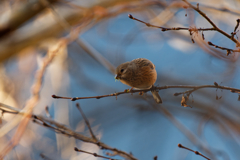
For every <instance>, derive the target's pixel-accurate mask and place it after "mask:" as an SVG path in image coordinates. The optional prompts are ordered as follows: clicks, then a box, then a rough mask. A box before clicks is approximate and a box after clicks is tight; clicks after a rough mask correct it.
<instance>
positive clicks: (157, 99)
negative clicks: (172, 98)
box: [151, 86, 162, 103]
mask: <svg viewBox="0 0 240 160" xmlns="http://www.w3.org/2000/svg"><path fill="white" fill-rule="evenodd" d="M153 87H154V86H153ZM151 92H152V95H153V98H154V100H155V101H156V102H157V103H162V99H161V97H160V95H159V94H158V92H157V91H156V90H151Z"/></svg>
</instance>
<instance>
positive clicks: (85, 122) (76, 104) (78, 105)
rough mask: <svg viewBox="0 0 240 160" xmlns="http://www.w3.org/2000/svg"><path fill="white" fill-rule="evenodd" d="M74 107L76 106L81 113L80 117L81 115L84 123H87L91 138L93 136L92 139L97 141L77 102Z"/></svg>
mask: <svg viewBox="0 0 240 160" xmlns="http://www.w3.org/2000/svg"><path fill="white" fill-rule="evenodd" d="M76 107H77V109H78V110H79V111H80V113H81V115H82V117H83V119H84V121H85V123H86V125H87V127H88V129H89V131H90V133H91V136H92V138H93V139H94V140H96V142H98V139H97V138H96V136H95V135H94V133H93V131H92V128H91V126H90V123H89V121H88V119H87V117H86V116H85V114H84V113H83V111H82V108H81V107H80V105H79V103H77V104H76Z"/></svg>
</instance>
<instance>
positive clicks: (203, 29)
mask: <svg viewBox="0 0 240 160" xmlns="http://www.w3.org/2000/svg"><path fill="white" fill-rule="evenodd" d="M128 17H129V18H131V19H133V20H136V21H138V22H141V23H144V24H145V25H146V26H148V27H154V28H160V29H161V30H162V31H163V32H165V31H171V30H175V31H176V30H187V31H191V30H193V29H192V28H186V27H172V28H166V27H160V26H156V25H153V24H150V23H147V22H144V21H142V20H140V19H137V18H135V17H133V16H132V15H131V14H129V15H128ZM195 30H196V31H213V30H215V29H214V28H197V29H195Z"/></svg>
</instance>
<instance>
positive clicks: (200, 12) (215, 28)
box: [182, 0, 240, 47]
mask: <svg viewBox="0 0 240 160" xmlns="http://www.w3.org/2000/svg"><path fill="white" fill-rule="evenodd" d="M182 1H184V2H185V3H187V4H188V5H189V6H190V7H191V8H193V9H194V10H195V11H197V12H198V13H199V14H200V15H201V16H202V17H204V18H205V19H206V20H207V21H208V22H209V23H210V24H211V25H212V26H213V29H214V30H216V31H218V32H219V33H221V34H223V35H224V36H226V37H228V38H229V39H231V40H232V41H233V42H235V43H236V44H237V47H238V46H240V42H239V41H238V40H237V39H235V38H234V37H232V36H231V35H229V34H227V33H226V32H224V31H223V30H221V29H220V28H218V27H217V25H216V24H215V23H214V22H213V21H212V20H211V19H210V18H209V17H208V16H207V15H206V14H205V13H204V12H202V11H201V10H200V9H199V7H195V6H193V5H192V4H191V3H189V2H188V1H187V0H182Z"/></svg>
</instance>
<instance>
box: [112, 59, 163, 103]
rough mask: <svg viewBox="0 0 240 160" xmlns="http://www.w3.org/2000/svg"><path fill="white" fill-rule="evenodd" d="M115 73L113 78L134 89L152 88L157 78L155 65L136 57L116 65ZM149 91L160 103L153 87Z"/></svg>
mask: <svg viewBox="0 0 240 160" xmlns="http://www.w3.org/2000/svg"><path fill="white" fill-rule="evenodd" d="M115 73H116V77H115V79H117V80H120V81H121V82H122V83H123V84H126V85H128V86H131V87H132V88H135V89H150V88H154V83H155V82H156V80H157V72H156V70H155V65H154V64H153V63H152V62H151V61H149V60H148V59H145V58H138V59H134V60H132V61H131V62H125V63H122V64H120V65H119V66H118V67H117V69H116V71H115ZM151 92H152V95H153V98H154V100H155V101H156V102H157V103H162V99H161V97H160V96H159V94H158V92H157V91H156V90H154V89H153V90H151Z"/></svg>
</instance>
